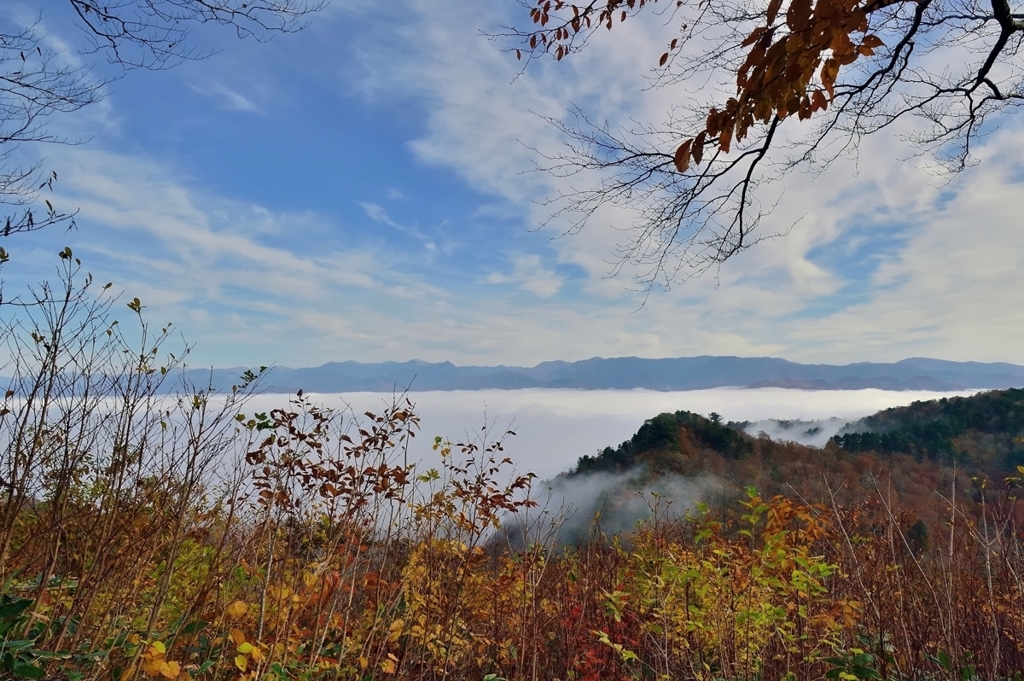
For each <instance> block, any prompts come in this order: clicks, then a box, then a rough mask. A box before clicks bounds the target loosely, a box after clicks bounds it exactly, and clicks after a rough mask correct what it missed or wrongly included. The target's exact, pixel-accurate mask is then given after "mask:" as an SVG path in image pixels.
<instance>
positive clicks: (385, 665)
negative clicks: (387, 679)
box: [380, 659, 398, 674]
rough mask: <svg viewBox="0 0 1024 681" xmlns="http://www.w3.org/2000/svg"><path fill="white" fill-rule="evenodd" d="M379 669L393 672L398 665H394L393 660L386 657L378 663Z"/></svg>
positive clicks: (388, 672)
mask: <svg viewBox="0 0 1024 681" xmlns="http://www.w3.org/2000/svg"><path fill="white" fill-rule="evenodd" d="M380 668H381V671H383V672H384V673H385V674H394V673H395V671H396V670H397V669H398V667H397V666H396V665H395V661H394V660H391V659H388V660H384V661H383V662H381V663H380Z"/></svg>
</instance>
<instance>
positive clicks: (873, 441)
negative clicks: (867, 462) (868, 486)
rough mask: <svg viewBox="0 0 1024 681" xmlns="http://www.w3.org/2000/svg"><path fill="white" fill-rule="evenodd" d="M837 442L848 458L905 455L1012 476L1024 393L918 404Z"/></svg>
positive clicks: (1023, 425)
mask: <svg viewBox="0 0 1024 681" xmlns="http://www.w3.org/2000/svg"><path fill="white" fill-rule="evenodd" d="M845 430H847V431H848V432H845V433H840V434H839V435H837V436H835V437H834V438H833V441H834V442H835V443H836V444H837V445H838V446H839V447H840V448H842V449H844V450H846V451H849V452H865V451H875V452H879V453H883V454H895V453H904V454H910V455H913V456H916V457H923V458H928V459H932V460H938V459H946V460H949V459H950V458H951V457H953V456H956V457H957V458H958V459H960V460H967V463H971V462H973V463H974V464H977V465H981V466H984V467H986V468H991V469H993V472H995V470H997V469H999V468H1006V469H1008V470H1012V469H1013V468H1014V467H1015V466H1018V465H1021V464H1024V441H1022V440H1021V438H1022V436H1024V390H1022V389H1011V390H997V391H992V392H986V393H979V394H978V395H974V396H972V397H952V398H942V399H941V400H933V401H930V402H914V403H913V404H911V405H910V406H907V407H897V408H893V409H886V410H885V411H880V412H878V413H877V414H874V415H873V416H869V417H867V418H865V419H863V420H862V421H860V422H858V423H856V424H851V425H850V426H848V427H847V428H846V429H845Z"/></svg>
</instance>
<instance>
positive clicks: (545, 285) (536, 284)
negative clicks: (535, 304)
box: [485, 253, 564, 298]
mask: <svg viewBox="0 0 1024 681" xmlns="http://www.w3.org/2000/svg"><path fill="white" fill-rule="evenodd" d="M510 260H511V261H512V272H511V274H502V273H500V272H492V273H491V274H489V275H487V278H486V280H485V281H486V282H487V283H488V284H508V283H512V284H516V285H518V286H520V287H522V288H524V289H525V290H527V291H529V292H531V293H533V294H536V295H538V296H540V297H541V298H550V297H551V296H553V295H555V294H556V293H558V290H559V289H560V288H562V283H563V281H564V279H563V278H562V277H560V276H558V274H557V273H555V272H554V271H553V270H550V269H547V268H545V267H544V264H543V262H542V261H541V258H540V256H539V255H536V254H527V253H513V254H512V255H511V257H510Z"/></svg>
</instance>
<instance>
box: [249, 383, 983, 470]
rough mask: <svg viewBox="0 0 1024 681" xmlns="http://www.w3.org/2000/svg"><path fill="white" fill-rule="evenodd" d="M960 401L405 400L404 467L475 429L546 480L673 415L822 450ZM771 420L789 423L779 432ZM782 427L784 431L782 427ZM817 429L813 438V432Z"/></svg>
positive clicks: (886, 396)
mask: <svg viewBox="0 0 1024 681" xmlns="http://www.w3.org/2000/svg"><path fill="white" fill-rule="evenodd" d="M974 392H977V391H966V392H958V393H954V392H950V393H940V392H929V391H889V390H878V389H867V390H793V389H786V388H756V389H749V388H712V389H709V390H690V391H685V392H658V391H653V390H545V389H525V390H472V391H444V392H440V391H438V392H417V393H410V394H409V398H410V399H411V400H412V402H413V404H414V405H415V407H416V411H417V413H418V414H419V416H420V418H421V432H420V436H419V437H417V438H416V440H417V441H416V444H415V445H414V446H413V448H412V449H411V450H410V459H411V460H414V461H418V460H422V461H423V462H424V464H425V465H433V463H432V462H435V461H436V457H435V455H434V454H433V453H432V452H431V450H430V445H431V444H432V442H433V439H434V436H435V435H440V436H442V437H445V438H447V439H450V440H452V441H453V442H462V441H477V440H479V439H480V438H481V433H482V429H484V428H485V427H486V428H488V429H489V430H490V437H489V438H488V439H494V438H495V437H500V436H501V434H502V433H504V432H505V431H506V430H513V431H515V433H516V435H515V436H513V437H508V438H507V439H506V441H505V452H506V454H507V455H508V456H509V457H510V458H511V459H512V460H513V461H514V462H515V466H516V469H517V470H518V471H519V472H521V473H523V472H533V473H536V474H537V476H538V477H539V478H541V479H546V478H550V477H553V476H555V475H557V474H558V473H560V472H562V471H565V470H567V469H569V468H572V467H573V466H575V464H576V460H577V459H578V458H579V457H581V456H583V455H584V454H590V455H593V454H595V453H596V452H598V451H600V450H602V449H604V448H605V447H608V446H611V447H614V446H616V445H618V444H619V443H621V442H623V441H625V440H628V439H629V438H630V437H631V436H632V435H633V433H635V432H636V431H637V429H638V428H639V427H640V426H641V424H643V422H644V421H645V420H646V419H649V418H651V417H653V416H656V415H658V414H660V413H663V412H674V411H678V410H681V409H685V410H687V411H692V412H696V413H698V414H704V415H707V414H709V413H711V412H717V413H718V414H721V416H722V418H723V420H725V421H746V422H748V425H747V427H746V430H747V432H749V433H750V434H752V435H757V434H758V433H759V432H761V431H764V432H766V433H768V435H770V436H771V437H772V438H773V439H780V440H793V441H797V442H803V443H805V444H809V445H814V446H819V447H820V446H824V444H825V442H827V441H828V438H830V437H831V436H832V435H834V434H835V433H836V432H837V431H838V430H839V429H840V428H842V427H843V426H844V425H845V424H846V423H848V422H851V421H856V420H857V419H860V418H862V417H864V416H867V415H869V414H873V413H875V412H876V411H879V410H881V409H886V408H888V407H895V406H901V405H907V404H910V403H911V402H914V401H916V400H931V399H937V398H939V397H944V396H952V395H969V394H973V393H974ZM311 397H312V398H313V399H314V400H315V401H317V402H320V403H322V404H323V405H325V406H331V407H339V408H344V407H346V405H347V406H348V407H350V408H351V411H352V412H353V413H354V414H356V415H361V414H362V413H363V412H365V411H373V412H377V413H379V412H380V411H382V410H383V408H384V407H385V406H386V405H387V404H389V403H390V402H391V400H392V396H391V395H390V394H382V393H346V394H316V395H312V396H311ZM287 399H288V396H287V395H260V396H258V397H256V398H255V401H254V402H253V403H252V404H251V405H250V406H249V409H250V410H256V411H258V410H262V409H266V408H271V407H273V406H278V405H282V404H283V403H285V402H286V401H287ZM773 420H782V421H790V422H797V421H799V423H790V424H784V423H783V424H780V423H777V422H775V421H773ZM787 425H788V427H786V426H787ZM815 429H817V430H815Z"/></svg>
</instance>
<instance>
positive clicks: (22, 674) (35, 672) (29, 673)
mask: <svg viewBox="0 0 1024 681" xmlns="http://www.w3.org/2000/svg"><path fill="white" fill-rule="evenodd" d="M11 672H12V673H13V674H14V676H15V678H18V679H41V678H43V676H45V675H46V670H45V669H43V668H42V667H36V666H35V665H31V664H25V663H20V664H16V665H14V669H12V670H11Z"/></svg>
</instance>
